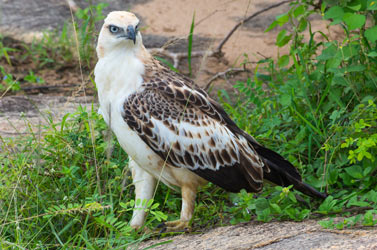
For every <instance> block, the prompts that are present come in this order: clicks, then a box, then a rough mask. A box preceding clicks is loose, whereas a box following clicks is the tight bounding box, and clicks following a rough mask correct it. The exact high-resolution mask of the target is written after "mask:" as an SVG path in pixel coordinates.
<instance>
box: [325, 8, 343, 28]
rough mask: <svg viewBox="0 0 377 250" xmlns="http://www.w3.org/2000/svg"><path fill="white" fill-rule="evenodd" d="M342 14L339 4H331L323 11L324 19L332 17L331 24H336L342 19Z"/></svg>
mask: <svg viewBox="0 0 377 250" xmlns="http://www.w3.org/2000/svg"><path fill="white" fill-rule="evenodd" d="M343 15H344V10H343V8H341V7H339V6H333V7H331V8H330V9H329V10H328V11H326V12H325V16H324V17H325V19H333V20H334V21H333V24H338V23H340V22H341V21H342V19H343Z"/></svg>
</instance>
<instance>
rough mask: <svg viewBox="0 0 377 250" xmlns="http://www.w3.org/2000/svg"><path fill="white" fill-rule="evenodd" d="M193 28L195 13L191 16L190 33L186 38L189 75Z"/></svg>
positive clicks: (190, 71) (190, 70)
mask: <svg viewBox="0 0 377 250" xmlns="http://www.w3.org/2000/svg"><path fill="white" fill-rule="evenodd" d="M194 27H195V12H194V14H193V16H192V22H191V27H190V33H189V36H188V47H187V61H188V66H189V74H190V75H191V73H192V69H191V51H192V37H193V34H194Z"/></svg>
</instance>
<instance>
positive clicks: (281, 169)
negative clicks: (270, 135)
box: [254, 145, 327, 199]
mask: <svg viewBox="0 0 377 250" xmlns="http://www.w3.org/2000/svg"><path fill="white" fill-rule="evenodd" d="M254 148H255V150H256V151H257V153H258V154H259V155H260V156H262V158H263V160H264V162H265V163H266V164H267V165H268V167H269V168H270V172H267V171H265V172H264V178H265V179H267V180H269V181H271V182H272V183H274V184H277V185H280V186H284V187H287V186H290V185H293V187H294V188H295V189H296V190H298V191H300V192H302V193H304V194H306V195H309V196H311V197H316V198H321V199H325V198H326V197H327V195H326V194H324V193H321V192H318V191H317V190H316V189H314V188H313V187H311V186H309V185H308V184H306V183H304V182H302V178H301V175H300V173H299V172H298V171H297V169H296V168H295V167H294V166H293V165H292V164H291V163H290V162H289V161H287V160H286V159H284V158H283V157H282V156H281V155H279V154H278V153H276V152H274V151H272V150H270V149H267V148H264V147H262V146H260V145H256V146H255V147H254Z"/></svg>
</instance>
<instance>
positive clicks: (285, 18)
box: [276, 13, 289, 26]
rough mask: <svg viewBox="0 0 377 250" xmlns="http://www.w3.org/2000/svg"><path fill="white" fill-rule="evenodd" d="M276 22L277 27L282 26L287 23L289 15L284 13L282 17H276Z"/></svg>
mask: <svg viewBox="0 0 377 250" xmlns="http://www.w3.org/2000/svg"><path fill="white" fill-rule="evenodd" d="M276 21H277V23H278V24H279V26H283V25H284V24H286V23H287V22H288V21H289V15H288V13H284V14H282V15H279V16H277V17H276Z"/></svg>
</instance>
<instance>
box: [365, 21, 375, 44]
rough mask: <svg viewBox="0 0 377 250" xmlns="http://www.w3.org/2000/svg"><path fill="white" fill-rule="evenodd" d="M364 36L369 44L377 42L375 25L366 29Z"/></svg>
mask: <svg viewBox="0 0 377 250" xmlns="http://www.w3.org/2000/svg"><path fill="white" fill-rule="evenodd" d="M364 35H365V37H366V38H367V39H368V40H369V41H370V42H375V41H376V40H377V25H376V26H373V27H372V28H369V29H367V30H366V31H365V33H364Z"/></svg>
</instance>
